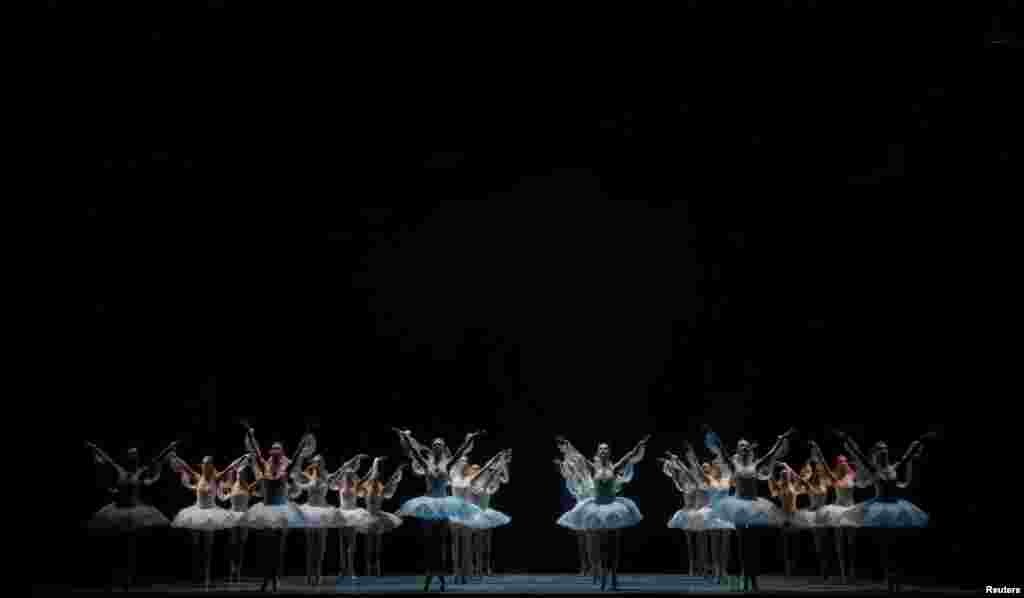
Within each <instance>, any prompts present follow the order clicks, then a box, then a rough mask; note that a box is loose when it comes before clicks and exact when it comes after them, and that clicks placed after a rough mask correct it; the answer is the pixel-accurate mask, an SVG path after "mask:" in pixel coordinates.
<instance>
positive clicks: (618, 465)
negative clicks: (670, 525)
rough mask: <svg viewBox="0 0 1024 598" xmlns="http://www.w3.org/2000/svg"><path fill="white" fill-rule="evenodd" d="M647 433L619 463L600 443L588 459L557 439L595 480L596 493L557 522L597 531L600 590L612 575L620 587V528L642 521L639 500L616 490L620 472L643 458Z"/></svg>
mask: <svg viewBox="0 0 1024 598" xmlns="http://www.w3.org/2000/svg"><path fill="white" fill-rule="evenodd" d="M648 440H650V436H645V437H644V439H643V440H641V441H640V442H639V443H638V444H637V445H636V446H635V447H633V448H632V449H631V450H630V451H629V452H628V453H626V454H625V455H624V456H623V457H622V459H620V460H619V461H617V462H614V463H613V462H612V460H611V448H610V447H609V446H608V445H607V444H605V443H601V444H600V445H599V446H598V449H597V458H596V459H595V460H594V461H589V460H588V459H586V458H585V457H584V456H583V455H582V454H581V453H580V452H579V451H578V450H576V449H575V448H574V447H573V446H572V445H571V444H570V443H569V441H568V440H566V439H565V438H563V437H559V438H558V443H559V449H560V450H561V451H562V453H563V454H564V455H565V456H566V458H568V459H572V460H573V461H574V462H575V463H577V464H578V465H581V466H582V470H583V471H584V472H585V474H586V475H587V476H589V477H590V478H591V479H592V480H593V482H594V492H595V496H594V497H593V498H587V499H585V500H583V501H580V503H579V504H577V505H576V506H575V507H573V508H572V510H570V511H569V512H568V513H565V514H564V515H562V516H561V517H560V518H559V519H558V524H559V525H561V526H563V527H568V528H569V529H582V530H584V531H588V532H594V533H596V534H597V535H598V538H599V539H600V541H601V548H600V558H601V589H602V590H604V589H605V587H606V585H607V582H608V578H609V574H610V577H611V589H613V590H616V589H618V560H619V556H620V554H621V540H622V533H621V530H623V529H625V528H627V527H632V526H634V525H637V524H638V523H640V521H641V520H642V519H643V515H642V514H641V513H640V509H638V508H637V506H636V503H634V502H633V501H632V500H630V499H628V498H623V497H621V496H620V497H616V496H615V490H616V485H617V482H618V478H619V474H620V473H622V472H623V471H624V470H625V468H626V466H627V465H628V464H629V463H634V464H636V463H638V462H640V460H642V459H643V457H644V452H645V450H646V447H647V441H648Z"/></svg>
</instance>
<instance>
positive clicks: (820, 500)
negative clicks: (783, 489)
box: [807, 494, 828, 511]
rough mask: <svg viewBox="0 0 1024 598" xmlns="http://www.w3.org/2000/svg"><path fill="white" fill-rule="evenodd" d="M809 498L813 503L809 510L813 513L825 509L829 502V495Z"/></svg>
mask: <svg viewBox="0 0 1024 598" xmlns="http://www.w3.org/2000/svg"><path fill="white" fill-rule="evenodd" d="M807 496H808V498H809V499H810V501H811V505H810V507H808V508H809V509H811V510H812V511H816V510H818V509H820V508H821V507H824V506H825V503H827V502H828V495H827V494H808V495H807Z"/></svg>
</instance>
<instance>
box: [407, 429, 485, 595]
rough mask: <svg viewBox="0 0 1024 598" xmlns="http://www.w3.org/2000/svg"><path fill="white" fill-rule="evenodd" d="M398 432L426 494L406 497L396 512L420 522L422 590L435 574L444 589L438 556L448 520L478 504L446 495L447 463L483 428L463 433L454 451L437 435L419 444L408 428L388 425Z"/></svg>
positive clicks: (470, 513) (473, 511)
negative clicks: (423, 563)
mask: <svg viewBox="0 0 1024 598" xmlns="http://www.w3.org/2000/svg"><path fill="white" fill-rule="evenodd" d="M392 430H394V431H395V433H397V434H398V440H399V443H400V444H401V446H402V449H403V450H404V451H405V452H406V454H407V455H408V456H409V458H410V459H412V471H413V473H414V474H416V475H417V476H420V477H423V478H424V480H425V481H426V491H427V493H426V494H424V495H423V496H419V497H416V498H413V499H410V500H408V501H406V502H405V504H403V505H402V507H401V509H399V510H398V513H396V514H397V515H398V516H399V517H415V518H417V519H420V520H422V521H423V522H424V527H425V532H426V536H427V537H426V540H427V541H426V542H425V549H426V551H427V563H428V564H427V572H426V580H425V582H424V584H423V591H427V590H429V589H430V582H431V581H432V580H433V578H434V577H435V576H436V577H438V578H439V579H440V582H441V591H442V592H443V591H444V589H445V579H444V571H443V570H442V568H441V563H440V562H438V560H439V558H443V551H444V545H445V544H444V536H445V535H446V533H447V531H448V522H449V521H451V520H452V519H456V520H464V519H468V518H470V517H472V516H474V515H476V514H477V513H479V512H480V507H477V506H475V505H472V504H470V503H469V502H468V501H465V500H462V499H460V498H457V497H455V496H448V494H447V490H448V484H449V476H448V472H449V470H450V469H451V465H452V464H453V463H455V462H457V461H458V460H459V459H461V458H462V456H463V455H464V454H466V453H467V452H468V451H470V450H472V447H473V441H474V440H475V439H476V438H478V437H479V436H480V435H482V434H483V433H484V432H483V431H478V432H471V433H469V434H466V438H465V440H464V441H463V442H462V445H461V446H459V448H458V449H456V451H455V453H454V454H453V453H451V452H450V451H449V450H448V446H447V444H445V442H444V440H442V439H441V438H435V439H434V440H433V442H431V444H430V448H429V449H427V448H426V447H425V446H423V445H422V444H420V443H419V442H418V441H417V440H416V439H415V438H413V436H412V432H411V431H409V430H400V429H398V428H392Z"/></svg>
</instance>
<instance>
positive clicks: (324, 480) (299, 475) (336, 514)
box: [292, 453, 344, 586]
mask: <svg viewBox="0 0 1024 598" xmlns="http://www.w3.org/2000/svg"><path fill="white" fill-rule="evenodd" d="M304 462H305V458H304V457H303V455H302V453H300V454H299V458H298V459H296V461H295V466H294V467H293V468H292V482H293V483H294V484H295V486H296V487H297V488H298V490H299V491H300V492H305V493H306V503H305V504H303V505H299V510H300V511H302V517H303V518H304V519H305V521H306V523H305V528H306V583H307V584H309V585H314V586H318V585H320V582H321V580H322V579H323V574H324V553H325V552H326V551H327V530H329V529H331V528H335V527H341V525H342V523H343V521H344V518H343V517H342V515H341V511H339V510H338V509H336V508H334V507H333V506H331V505H330V503H328V502H327V492H328V491H329V490H330V488H331V484H330V480H329V479H328V476H327V474H326V472H325V471H324V458H323V455H316V456H315V457H313V460H312V461H311V462H310V464H309V467H306V468H303V464H304Z"/></svg>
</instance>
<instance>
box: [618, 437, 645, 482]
mask: <svg viewBox="0 0 1024 598" xmlns="http://www.w3.org/2000/svg"><path fill="white" fill-rule="evenodd" d="M650 439H651V435H650V434H648V435H647V436H644V438H643V440H641V441H640V442H638V443H637V445H636V446H634V447H633V448H632V449H630V451H629V452H628V453H626V454H625V455H623V457H622V458H621V459H619V462H618V463H616V464H615V465H613V466H612V472H613V473H616V474H618V473H619V472H621V471H622V469H623V468H624V467H625V466H626V465H627V464H629V463H634V464H635V463H639V462H640V460H641V459H643V458H644V452H645V449H646V448H647V441H648V440H650Z"/></svg>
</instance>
